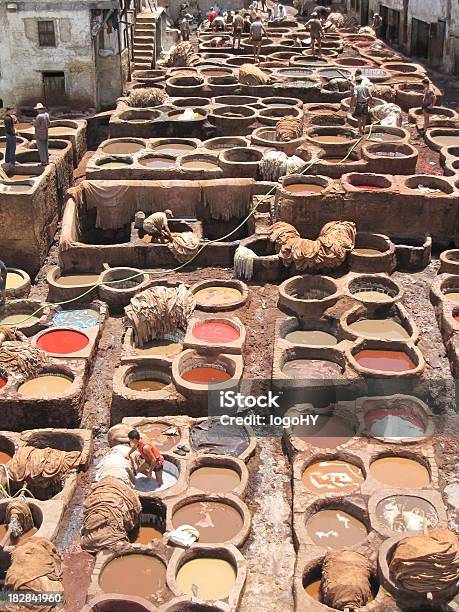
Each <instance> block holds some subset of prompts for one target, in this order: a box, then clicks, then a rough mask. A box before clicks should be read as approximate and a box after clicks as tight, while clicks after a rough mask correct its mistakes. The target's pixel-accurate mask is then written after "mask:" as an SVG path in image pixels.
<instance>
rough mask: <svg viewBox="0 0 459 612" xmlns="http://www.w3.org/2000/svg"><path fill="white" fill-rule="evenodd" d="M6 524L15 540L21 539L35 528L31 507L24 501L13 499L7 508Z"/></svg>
mask: <svg viewBox="0 0 459 612" xmlns="http://www.w3.org/2000/svg"><path fill="white" fill-rule="evenodd" d="M5 523H6V524H7V525H8V531H9V532H10V534H11V536H12V537H13V538H19V537H20V536H21V535H22V534H23V533H25V532H26V531H29V529H32V527H33V526H34V523H33V516H32V512H31V510H30V506H29V504H28V503H27V502H25V501H24V500H23V499H13V501H10V502H9V503H8V505H7V507H6V515H5Z"/></svg>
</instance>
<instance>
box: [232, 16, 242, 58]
mask: <svg viewBox="0 0 459 612" xmlns="http://www.w3.org/2000/svg"><path fill="white" fill-rule="evenodd" d="M243 28H244V17H243V16H242V15H241V13H240V11H238V12H237V13H236V16H235V17H234V20H233V49H235V48H236V41H237V48H238V49H240V48H241V36H242V30H243Z"/></svg>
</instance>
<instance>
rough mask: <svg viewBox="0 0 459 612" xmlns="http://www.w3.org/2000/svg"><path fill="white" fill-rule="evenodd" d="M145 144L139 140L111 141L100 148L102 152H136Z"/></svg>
mask: <svg viewBox="0 0 459 612" xmlns="http://www.w3.org/2000/svg"><path fill="white" fill-rule="evenodd" d="M144 148H145V146H144V145H143V144H141V143H139V142H111V143H110V144H107V145H105V147H103V148H102V151H103V152H104V153H124V154H126V153H137V151H141V150H142V149H144Z"/></svg>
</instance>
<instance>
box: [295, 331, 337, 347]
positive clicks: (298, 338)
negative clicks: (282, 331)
mask: <svg viewBox="0 0 459 612" xmlns="http://www.w3.org/2000/svg"><path fill="white" fill-rule="evenodd" d="M285 340H288V341H289V342H291V343H292V344H304V345H308V346H333V345H334V344H338V338H336V337H335V336H334V335H333V334H329V333H328V332H324V331H321V330H320V329H297V330H295V331H291V332H289V333H288V334H286V336H285Z"/></svg>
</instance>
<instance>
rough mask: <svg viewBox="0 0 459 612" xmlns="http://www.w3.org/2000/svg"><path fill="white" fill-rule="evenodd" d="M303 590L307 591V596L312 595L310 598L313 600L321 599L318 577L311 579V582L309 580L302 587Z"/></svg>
mask: <svg viewBox="0 0 459 612" xmlns="http://www.w3.org/2000/svg"><path fill="white" fill-rule="evenodd" d="M304 592H305V593H307V594H308V595H309V597H312V599H314V600H315V601H321V596H320V578H318V579H317V580H313V581H312V582H309V583H308V584H307V585H306V586H305V587H304Z"/></svg>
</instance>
